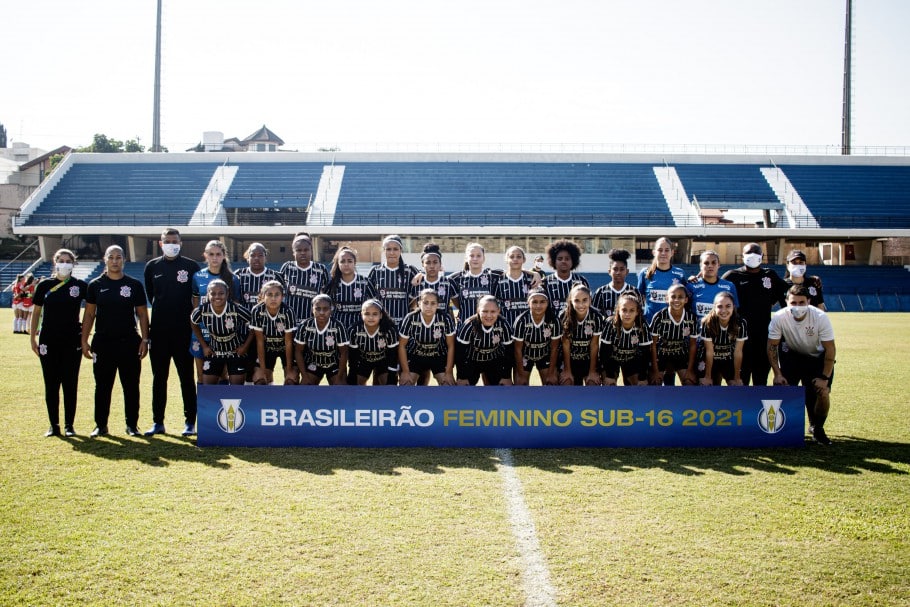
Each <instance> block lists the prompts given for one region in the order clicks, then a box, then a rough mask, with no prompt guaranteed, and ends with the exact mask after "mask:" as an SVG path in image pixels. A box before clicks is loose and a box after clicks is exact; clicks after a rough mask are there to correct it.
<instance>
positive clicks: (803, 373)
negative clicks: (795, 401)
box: [768, 285, 837, 445]
mask: <svg viewBox="0 0 910 607" xmlns="http://www.w3.org/2000/svg"><path fill="white" fill-rule="evenodd" d="M781 341H783V345H781ZM836 353H837V350H836V348H835V345H834V328H833V327H832V326H831V320H830V319H829V318H828V315H827V314H825V313H824V312H822V311H821V310H819V309H818V308H816V307H814V306H810V305H809V289H808V288H806V286H805V285H794V286H792V287H790V290H789V291H787V307H786V308H784V309H782V310H778V311H777V312H775V313H774V315H773V316H772V317H771V324H770V326H769V327H768V360H769V362H770V363H771V369H772V371H774V385H775V386H787V385H790V386H796V385H799V384H800V382H802V384H803V387H804V388H805V391H806V410H807V412H808V414H809V432H811V433H812V436H813V437H814V438H815V440H816V441H817V442H819V443H821V444H822V445H830V444H831V440H830V439H829V438H828V435H827V434H825V420H826V419H827V418H828V409H829V408H830V406H831V400H830V392H831V380H832V378H833V376H834V362H835V358H836Z"/></svg>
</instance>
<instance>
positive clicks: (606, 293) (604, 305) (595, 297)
mask: <svg viewBox="0 0 910 607" xmlns="http://www.w3.org/2000/svg"><path fill="white" fill-rule="evenodd" d="M627 293H628V294H629V295H634V296H635V298H636V299H637V300H638V301H641V295H639V293H638V289H636V288H635V285H630V284H629V283H623V286H622V289H620V290H619V291H617V290H616V289H614V288H613V283H612V282H611V283H608V284H605V285H603V286H602V287H599V288H598V289H597V290H596V291H594V293H593V294H592V295H591V305H592V306H594V307H595V308H597V310H598V311H599V312H600V313H601V314H603V316H604V318H606V319H607V320H609V319H610V318H612V316H613V315H614V314H615V313H616V304H617V302H618V301H619V298H620V297H622V296H623V295H626V294H627Z"/></svg>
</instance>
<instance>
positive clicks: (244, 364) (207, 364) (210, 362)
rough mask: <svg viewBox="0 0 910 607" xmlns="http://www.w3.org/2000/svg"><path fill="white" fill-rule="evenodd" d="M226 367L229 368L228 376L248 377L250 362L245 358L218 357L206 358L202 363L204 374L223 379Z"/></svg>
mask: <svg viewBox="0 0 910 607" xmlns="http://www.w3.org/2000/svg"><path fill="white" fill-rule="evenodd" d="M225 367H227V372H228V375H246V372H247V369H249V367H250V361H249V359H248V358H247V357H245V356H216V357H212V358H206V359H205V361H204V362H203V363H202V374H203V375H215V376H217V377H221V374H222V373H224V369H225Z"/></svg>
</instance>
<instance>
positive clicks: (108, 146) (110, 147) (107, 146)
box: [76, 133, 145, 154]
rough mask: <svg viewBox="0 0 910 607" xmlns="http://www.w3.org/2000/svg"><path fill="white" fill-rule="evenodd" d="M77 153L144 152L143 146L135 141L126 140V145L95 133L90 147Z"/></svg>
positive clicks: (79, 149) (78, 149)
mask: <svg viewBox="0 0 910 607" xmlns="http://www.w3.org/2000/svg"><path fill="white" fill-rule="evenodd" d="M76 151H77V152H95V153H97V154H117V153H120V152H144V151H145V146H142V145H139V142H138V141H136V140H135V139H129V140H127V142H126V144H124V143H123V142H122V141H120V140H118V139H109V138H108V136H107V135H104V134H103V133H95V138H94V140H93V141H92V145H88V146H85V147H82V148H77V149H76Z"/></svg>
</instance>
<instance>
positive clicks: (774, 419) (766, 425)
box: [758, 400, 787, 434]
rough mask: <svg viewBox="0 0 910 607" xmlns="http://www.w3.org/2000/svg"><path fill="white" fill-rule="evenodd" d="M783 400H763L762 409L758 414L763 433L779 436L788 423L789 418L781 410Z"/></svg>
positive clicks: (759, 425)
mask: <svg viewBox="0 0 910 607" xmlns="http://www.w3.org/2000/svg"><path fill="white" fill-rule="evenodd" d="M782 402H783V401H781V400H762V401H761V404H762V409H761V411H759V413H758V427H759V428H761V429H762V432H766V433H768V434H777V433H778V432H780V431H781V430H783V428H784V424H785V423H787V416H786V415H784V412H783V409H781V408H780V404H781V403H782Z"/></svg>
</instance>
